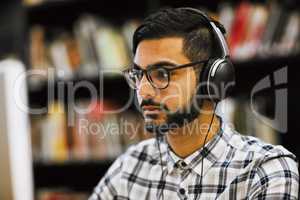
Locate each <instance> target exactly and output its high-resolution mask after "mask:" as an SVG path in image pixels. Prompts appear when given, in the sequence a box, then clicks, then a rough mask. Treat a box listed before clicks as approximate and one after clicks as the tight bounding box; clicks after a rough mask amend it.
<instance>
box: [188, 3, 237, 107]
mask: <svg viewBox="0 0 300 200" xmlns="http://www.w3.org/2000/svg"><path fill="white" fill-rule="evenodd" d="M182 9H184V10H187V11H190V12H194V13H196V14H198V15H199V16H200V17H202V19H203V20H204V21H205V22H207V25H208V26H209V27H210V29H211V30H212V31H213V33H214V36H215V37H216V38H217V41H218V45H219V46H220V48H221V51H222V55H221V56H220V57H218V58H210V59H209V61H208V62H207V64H206V65H205V66H204V68H203V70H202V72H201V73H200V84H201V85H200V86H201V88H200V92H201V94H202V95H207V96H208V97H209V99H210V100H212V101H214V102H219V101H221V100H223V99H225V98H226V97H227V96H228V94H229V93H230V91H231V90H232V88H233V86H234V85H235V70H234V66H233V64H232V62H231V61H230V56H229V50H228V46H227V43H226V40H225V37H224V35H223V33H225V29H224V27H223V26H222V25H221V24H220V23H218V22H216V21H213V20H211V19H210V17H208V16H207V15H206V14H205V13H203V12H202V11H200V10H198V9H195V8H190V7H184V8H182Z"/></svg>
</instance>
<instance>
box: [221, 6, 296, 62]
mask: <svg viewBox="0 0 300 200" xmlns="http://www.w3.org/2000/svg"><path fill="white" fill-rule="evenodd" d="M282 4H283V2H281V1H267V3H265V4H263V3H251V2H249V1H241V2H240V3H239V4H237V5H235V6H232V5H231V4H229V3H225V4H222V5H221V6H220V9H219V13H218V15H217V18H218V19H219V20H220V22H221V23H222V24H223V25H224V26H225V28H226V30H227V40H228V43H229V48H230V52H231V57H232V58H233V59H234V60H247V59H253V58H255V57H276V56H288V55H293V54H297V53H299V51H300V12H299V10H298V9H297V8H294V9H291V8H287V7H285V6H283V5H282Z"/></svg>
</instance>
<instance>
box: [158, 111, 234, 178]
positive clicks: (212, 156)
mask: <svg viewBox="0 0 300 200" xmlns="http://www.w3.org/2000/svg"><path fill="white" fill-rule="evenodd" d="M219 119H220V122H221V126H220V130H219V132H218V133H217V134H215V135H214V137H213V138H212V139H211V140H210V141H208V142H207V143H206V144H205V145H204V147H201V148H200V149H199V150H197V151H195V152H194V153H192V154H191V155H189V156H188V157H186V158H184V159H182V158H180V157H179V156H177V155H176V154H175V153H174V152H173V151H172V150H171V148H170V146H169V145H168V143H167V140H166V137H162V142H160V148H161V154H162V160H163V162H164V164H166V167H167V170H168V172H169V173H172V172H173V170H174V169H175V164H176V163H179V162H182V161H184V162H185V163H186V164H187V166H186V168H190V169H191V170H193V171H194V172H196V173H197V174H199V175H201V170H202V169H201V162H202V161H203V159H204V162H203V175H204V174H205V173H206V172H207V170H208V169H209V168H210V167H211V166H212V165H213V164H214V163H215V162H216V161H217V160H218V159H219V158H220V157H221V156H222V154H223V153H224V152H225V151H224V150H225V149H226V146H227V144H228V143H229V140H230V137H231V136H232V135H231V134H230V133H231V132H230V131H228V128H229V127H228V126H227V125H226V123H224V122H223V121H222V119H221V118H220V117H219Z"/></svg>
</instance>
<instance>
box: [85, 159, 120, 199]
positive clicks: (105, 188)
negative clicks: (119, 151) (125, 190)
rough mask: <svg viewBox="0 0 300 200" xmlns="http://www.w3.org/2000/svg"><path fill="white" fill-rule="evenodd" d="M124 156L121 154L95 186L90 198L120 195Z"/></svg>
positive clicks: (109, 197) (107, 197) (114, 197)
mask: <svg viewBox="0 0 300 200" xmlns="http://www.w3.org/2000/svg"><path fill="white" fill-rule="evenodd" d="M122 158H123V156H120V157H119V158H117V159H116V161H114V163H113V164H112V165H111V167H110V168H109V169H108V171H107V172H106V174H105V175H104V177H103V178H102V179H101V180H100V182H99V183H98V185H97V186H96V187H95V188H94V192H93V193H92V195H91V196H90V198H89V200H100V199H101V200H103V199H105V200H109V199H116V197H118V196H119V195H120V194H119V191H120V187H121V169H122ZM117 199H118V198H117Z"/></svg>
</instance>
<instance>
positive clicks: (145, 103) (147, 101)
mask: <svg viewBox="0 0 300 200" xmlns="http://www.w3.org/2000/svg"><path fill="white" fill-rule="evenodd" d="M143 106H156V107H159V108H161V109H163V110H166V111H169V108H168V106H166V105H165V104H161V103H157V102H154V101H153V99H145V100H142V102H141V105H140V107H143Z"/></svg>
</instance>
